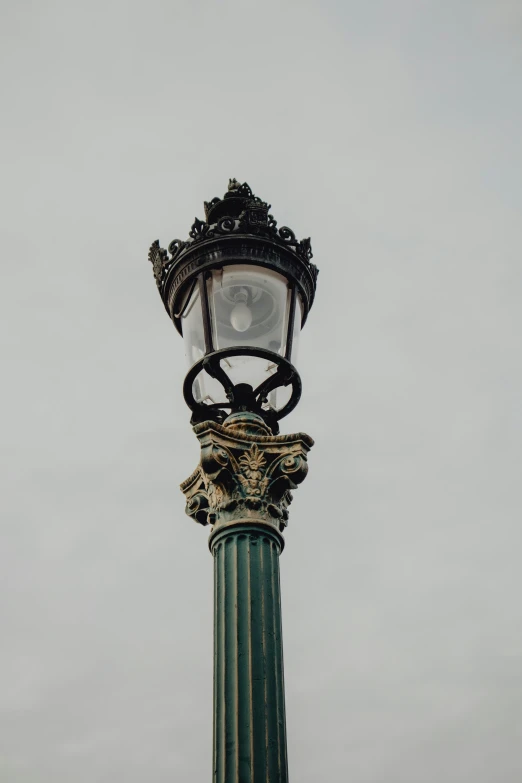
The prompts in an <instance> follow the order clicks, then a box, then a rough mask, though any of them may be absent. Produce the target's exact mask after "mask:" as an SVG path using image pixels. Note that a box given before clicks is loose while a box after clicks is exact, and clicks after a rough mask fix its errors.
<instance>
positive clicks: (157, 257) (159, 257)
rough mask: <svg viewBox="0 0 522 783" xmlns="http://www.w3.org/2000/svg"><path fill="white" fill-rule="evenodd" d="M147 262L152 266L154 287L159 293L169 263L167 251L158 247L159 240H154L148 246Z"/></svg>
mask: <svg viewBox="0 0 522 783" xmlns="http://www.w3.org/2000/svg"><path fill="white" fill-rule="evenodd" d="M149 261H150V262H151V264H152V271H153V273H154V277H155V278H156V285H157V286H158V288H159V289H160V291H161V287H162V284H163V281H164V279H165V276H166V272H167V270H168V268H169V266H170V263H169V256H168V253H167V251H166V250H164V249H163V248H162V247H160V243H159V239H156V240H155V241H154V242H153V243H152V245H151V246H150V249H149Z"/></svg>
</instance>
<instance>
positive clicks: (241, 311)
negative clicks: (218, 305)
mask: <svg viewBox="0 0 522 783" xmlns="http://www.w3.org/2000/svg"><path fill="white" fill-rule="evenodd" d="M230 323H231V324H232V326H233V327H234V329H235V330H236V332H246V330H247V329H248V328H249V326H250V324H251V323H252V311H251V309H250V307H248V305H246V304H245V303H244V302H238V304H237V305H236V306H235V307H234V309H233V310H232V312H231V313H230Z"/></svg>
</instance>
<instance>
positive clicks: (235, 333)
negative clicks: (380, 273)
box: [149, 180, 317, 783]
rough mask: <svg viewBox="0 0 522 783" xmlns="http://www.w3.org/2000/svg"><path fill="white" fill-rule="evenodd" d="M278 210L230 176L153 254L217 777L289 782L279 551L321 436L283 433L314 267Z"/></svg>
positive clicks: (295, 390) (232, 781) (293, 400)
mask: <svg viewBox="0 0 522 783" xmlns="http://www.w3.org/2000/svg"><path fill="white" fill-rule="evenodd" d="M269 209H270V207H269V205H268V204H266V203H265V202H264V201H262V200H261V199H260V198H258V197H257V196H254V195H253V193H252V191H251V189H250V187H249V186H248V185H247V184H246V183H243V184H240V183H239V182H237V181H236V180H230V182H229V186H228V192H227V193H226V194H225V196H224V197H223V198H222V199H220V198H214V199H213V200H212V201H210V202H209V203H207V202H205V216H206V219H205V220H204V221H202V220H198V219H197V218H196V219H195V222H194V223H193V225H192V228H191V230H190V239H189V240H188V241H186V242H184V241H181V240H178V239H175V240H173V241H172V242H171V243H170V245H169V248H168V252H167V251H166V250H164V249H163V248H161V247H160V245H159V242H158V241H156V242H154V243H153V245H152V246H151V248H150V252H149V259H150V261H151V262H152V265H153V271H154V276H155V278H156V283H157V286H158V289H159V292H160V294H161V298H162V300H163V303H164V305H165V307H166V309H167V312H168V314H169V316H170V317H171V319H172V321H173V322H174V325H175V326H176V328H177V330H178V331H179V332H180V333H181V334H182V335H183V339H184V342H185V351H186V355H187V359H188V363H189V370H188V373H187V376H186V378H185V382H184V386H183V394H184V397H185V400H186V402H187V404H188V406H189V408H190V409H191V411H192V418H191V424H192V425H193V427H194V433H195V434H196V437H197V438H198V440H199V442H200V444H201V461H200V464H199V465H198V467H197V468H196V470H195V471H194V472H193V473H192V474H191V475H190V476H189V478H188V479H186V481H184V482H183V483H182V485H181V490H182V491H183V493H184V494H185V497H186V501H187V505H186V512H187V514H188V515H189V516H190V517H192V519H194V520H195V521H196V522H198V523H200V524H202V525H210V526H211V532H210V538H209V548H210V551H211V553H212V555H213V558H214V731H213V778H212V780H213V783H268V782H269V783H286V781H287V780H288V764H287V751H286V722H285V701H284V679H283V651H282V630H281V600H280V585H279V555H280V554H281V552H282V550H283V547H284V538H283V535H282V533H283V531H284V528H285V527H286V525H287V522H288V506H289V504H290V502H291V499H292V495H291V490H293V489H295V488H296V487H297V485H298V484H300V483H301V482H302V481H303V479H304V478H305V476H306V473H307V452H308V450H309V449H310V448H311V446H312V445H313V441H312V439H311V438H310V437H309V436H308V435H306V434H304V433H297V434H293V435H278V432H279V421H280V419H282V418H283V417H284V416H286V415H287V414H288V413H289V412H290V411H291V410H292V409H293V408H294V407H295V405H296V404H297V402H298V401H299V398H300V395H301V381H300V378H299V374H298V372H297V369H296V367H295V363H296V354H297V344H298V338H299V333H300V330H301V328H302V326H303V325H304V323H305V321H306V318H307V316H308V312H309V310H310V308H311V306H312V303H313V299H314V294H315V287H316V281H317V268H316V267H315V266H314V264H312V262H311V258H312V251H311V247H310V240H309V239H306V240H302V241H297V240H296V238H295V235H294V233H293V232H292V231H291V230H290V229H289V228H287V227H285V226H283V227H281V228H279V229H278V228H277V223H276V221H275V220H274V218H273V217H272V215H270V214H269Z"/></svg>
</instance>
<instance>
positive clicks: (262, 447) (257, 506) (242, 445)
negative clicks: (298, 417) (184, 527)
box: [181, 413, 313, 532]
mask: <svg viewBox="0 0 522 783" xmlns="http://www.w3.org/2000/svg"><path fill="white" fill-rule="evenodd" d="M194 432H195V434H196V436H197V438H198V440H199V442H200V444H201V462H200V464H199V466H198V467H197V468H196V470H195V471H194V472H193V473H192V475H191V476H189V478H188V479H186V481H184V482H183V483H182V484H181V491H182V492H183V493H184V495H185V497H186V500H187V506H186V513H187V514H188V515H189V516H190V517H192V518H193V519H194V520H195V521H196V522H199V523H200V524H202V525H207V524H211V525H213V526H214V528H218V527H219V528H221V527H223V526H225V525H229V524H234V523H240V522H242V523H253V522H256V521H259V522H263V523H264V524H267V523H268V524H271V525H272V526H273V527H275V528H276V529H277V530H278V531H280V532H281V531H282V530H283V529H284V528H285V527H286V525H287V522H288V506H289V505H290V503H291V500H292V492H291V490H293V489H296V487H297V485H298V484H300V483H301V482H302V481H303V480H304V478H305V476H306V474H307V472H308V463H307V460H306V455H307V453H308V451H309V449H310V448H311V447H312V446H313V440H312V438H310V436H309V435H306V434H305V433H302V432H300V433H297V434H295V435H272V434H270V430H269V429H268V428H267V427H266V425H265V424H264V422H263V420H262V419H261V418H260V417H259V416H256V415H255V414H250V413H240V414H234V415H233V416H230V417H229V418H228V419H227V422H226V423H225V424H217V423H215V422H212V421H204V422H202V423H201V424H197V425H196V426H195V427H194Z"/></svg>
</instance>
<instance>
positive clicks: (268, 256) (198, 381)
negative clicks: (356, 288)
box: [149, 180, 318, 431]
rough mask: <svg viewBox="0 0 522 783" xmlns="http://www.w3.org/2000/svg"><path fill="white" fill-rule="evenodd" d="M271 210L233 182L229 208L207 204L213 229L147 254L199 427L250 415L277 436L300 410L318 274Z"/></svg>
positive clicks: (225, 203) (198, 229) (200, 224)
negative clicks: (302, 339)
mask: <svg viewBox="0 0 522 783" xmlns="http://www.w3.org/2000/svg"><path fill="white" fill-rule="evenodd" d="M269 210H270V206H269V205H268V204H267V203H266V202H264V201H262V200H261V199H260V198H258V197H257V196H254V195H253V193H252V191H251V189H250V187H249V186H248V185H247V183H243V184H240V183H239V182H237V181H236V180H230V182H229V188H228V192H227V193H226V194H225V196H224V197H223V198H222V199H219V198H214V199H213V200H212V201H211V202H209V203H207V202H205V216H206V220H205V221H202V220H199V219H198V218H196V219H195V221H194V223H193V225H192V227H191V230H190V234H189V236H190V239H189V240H188V241H181V240H179V239H175V240H173V241H172V242H171V243H170V245H169V248H168V252H167V251H166V250H164V249H163V248H161V247H160V245H159V241H156V242H154V243H153V244H152V246H151V248H150V251H149V259H150V261H151V262H152V265H153V271H154V276H155V278H156V283H157V285H158V289H159V292H160V294H161V297H162V300H163V303H164V305H165V308H166V310H167V312H168V314H169V316H170V317H171V319H172V321H173V322H174V325H175V326H176V328H177V330H178V331H179V332H180V334H182V335H183V339H184V343H185V353H186V357H187V361H188V365H189V371H188V374H187V377H186V379H185V383H184V396H185V400H186V402H187V404H188V405H189V407H190V408H191V410H192V421H193V423H196V422H199V421H204V420H208V419H210V420H214V421H223V419H224V418H225V416H226V415H227V414H228V413H229V412H230V411H232V412H234V411H239V410H248V411H251V412H254V413H258V414H260V415H261V416H263V418H264V419H265V421H266V422H267V423H268V424H269V426H270V427H271V428H272V430H273V431H275V429H277V421H278V420H279V419H281V418H282V417H283V416H285V415H287V413H289V412H290V411H291V410H292V409H293V408H294V407H295V405H296V404H297V402H298V400H299V397H300V394H301V381H300V378H299V375H298V372H297V369H296V366H295V364H296V359H297V347H298V340H299V334H300V331H301V328H302V327H303V325H304V323H305V321H306V319H307V316H308V313H309V311H310V308H311V306H312V303H313V300H314V296H315V288H316V282H317V274H318V270H317V267H316V266H315V265H314V264H313V263H312V262H311V258H312V249H311V245H310V240H309V239H305V240H302V241H298V240H296V238H295V235H294V233H293V231H292V230H291V229H289V228H287V227H286V226H282V227H281V228H279V229H278V228H277V222H276V221H275V219H274V218H273V216H272V215H271V214H269ZM274 428H275V429H274Z"/></svg>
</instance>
